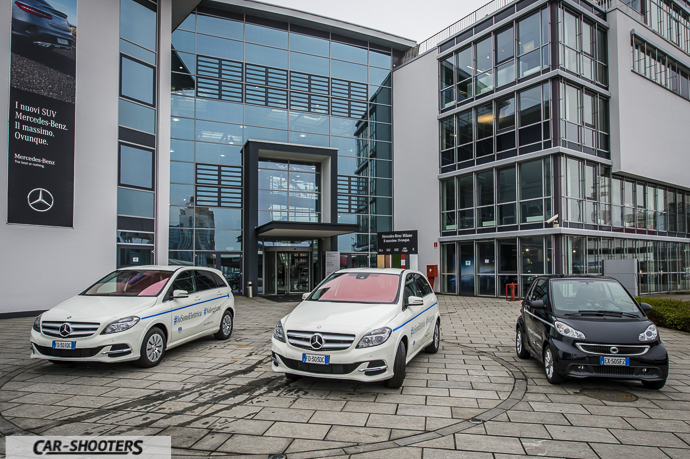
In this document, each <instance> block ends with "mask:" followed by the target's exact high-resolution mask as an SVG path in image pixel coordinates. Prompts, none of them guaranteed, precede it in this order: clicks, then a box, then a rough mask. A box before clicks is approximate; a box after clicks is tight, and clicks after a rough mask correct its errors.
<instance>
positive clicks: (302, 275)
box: [264, 250, 312, 295]
mask: <svg viewBox="0 0 690 459" xmlns="http://www.w3.org/2000/svg"><path fill="white" fill-rule="evenodd" d="M311 258H312V253H311V250H309V251H290V252H284V251H275V252H274V251H267V252H266V253H265V258H264V260H265V265H264V269H265V270H266V277H265V279H266V282H265V284H264V289H265V294H266V295H287V294H289V293H307V292H309V291H311V284H312V273H311Z"/></svg>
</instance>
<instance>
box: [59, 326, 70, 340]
mask: <svg viewBox="0 0 690 459" xmlns="http://www.w3.org/2000/svg"><path fill="white" fill-rule="evenodd" d="M70 333H72V326H71V325H70V324H62V325H60V336H65V337H67V336H69V335H70Z"/></svg>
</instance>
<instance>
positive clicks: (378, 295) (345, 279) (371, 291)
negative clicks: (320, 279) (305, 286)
mask: <svg viewBox="0 0 690 459" xmlns="http://www.w3.org/2000/svg"><path fill="white" fill-rule="evenodd" d="M399 290H400V276H399V275H397V274H383V273H362V272H348V273H339V274H336V275H334V276H333V277H331V278H329V279H327V280H326V281H325V282H324V283H323V284H321V285H319V287H318V288H317V289H316V290H315V291H314V293H313V294H312V295H311V298H310V300H311V301H332V302H342V303H388V304H390V303H395V302H396V301H397V300H398V291H399Z"/></svg>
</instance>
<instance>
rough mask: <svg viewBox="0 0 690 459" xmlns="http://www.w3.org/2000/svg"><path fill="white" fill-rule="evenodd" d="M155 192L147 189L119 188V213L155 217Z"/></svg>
mask: <svg viewBox="0 0 690 459" xmlns="http://www.w3.org/2000/svg"><path fill="white" fill-rule="evenodd" d="M154 197H155V194H154V193H151V192H147V191H139V190H130V189H127V188H118V189H117V213H118V215H130V216H133V217H147V218H153V209H154Z"/></svg>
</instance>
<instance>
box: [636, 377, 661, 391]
mask: <svg viewBox="0 0 690 459" xmlns="http://www.w3.org/2000/svg"><path fill="white" fill-rule="evenodd" d="M642 385H643V386H644V387H646V388H647V389H654V390H659V389H661V388H662V387H664V386H665V385H666V380H665V379H663V380H661V381H642Z"/></svg>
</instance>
